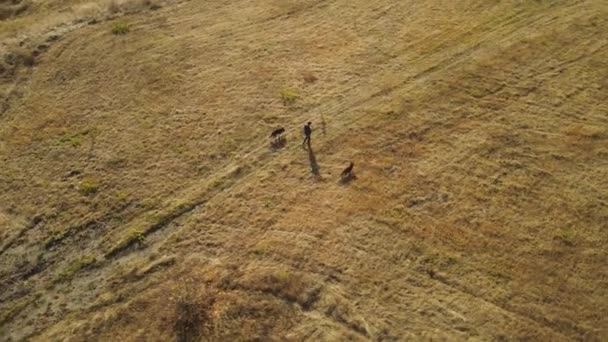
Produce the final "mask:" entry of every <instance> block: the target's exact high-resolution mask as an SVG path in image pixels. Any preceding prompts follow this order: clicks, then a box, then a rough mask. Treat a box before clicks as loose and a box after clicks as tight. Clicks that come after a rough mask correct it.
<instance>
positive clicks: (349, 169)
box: [340, 162, 355, 179]
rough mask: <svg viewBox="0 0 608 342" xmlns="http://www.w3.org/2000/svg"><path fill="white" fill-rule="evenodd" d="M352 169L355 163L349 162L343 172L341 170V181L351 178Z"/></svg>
mask: <svg viewBox="0 0 608 342" xmlns="http://www.w3.org/2000/svg"><path fill="white" fill-rule="evenodd" d="M354 167H355V163H353V162H350V164H349V165H348V166H347V167H346V168H345V169H344V170H342V173H341V174H340V177H342V178H343V179H345V178H350V177H352V176H353V168H354Z"/></svg>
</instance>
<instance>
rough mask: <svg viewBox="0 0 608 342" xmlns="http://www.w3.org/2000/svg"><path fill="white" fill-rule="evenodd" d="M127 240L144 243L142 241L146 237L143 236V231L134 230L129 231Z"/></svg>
mask: <svg viewBox="0 0 608 342" xmlns="http://www.w3.org/2000/svg"><path fill="white" fill-rule="evenodd" d="M129 240H130V241H137V242H139V243H144V241H145V240H146V236H145V235H144V232H143V231H141V230H139V229H135V230H132V231H131V234H130V235H129Z"/></svg>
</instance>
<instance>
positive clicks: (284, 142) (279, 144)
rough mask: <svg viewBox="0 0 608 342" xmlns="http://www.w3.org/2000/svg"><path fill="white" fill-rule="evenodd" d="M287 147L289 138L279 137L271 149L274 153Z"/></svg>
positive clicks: (271, 143)
mask: <svg viewBox="0 0 608 342" xmlns="http://www.w3.org/2000/svg"><path fill="white" fill-rule="evenodd" d="M285 145H287V138H285V137H279V138H277V139H274V140H272V141H271V142H270V148H271V149H272V150H273V151H276V150H280V149H282V148H283V147H285Z"/></svg>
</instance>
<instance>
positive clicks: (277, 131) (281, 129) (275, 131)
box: [270, 127, 285, 138]
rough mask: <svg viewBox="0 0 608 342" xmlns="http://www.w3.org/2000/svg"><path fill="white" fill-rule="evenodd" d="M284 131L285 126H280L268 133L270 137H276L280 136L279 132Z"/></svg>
mask: <svg viewBox="0 0 608 342" xmlns="http://www.w3.org/2000/svg"><path fill="white" fill-rule="evenodd" d="M284 132H285V128H283V127H281V128H277V129H275V130H274V131H272V133H270V137H271V138H276V137H279V136H281V134H283V133H284Z"/></svg>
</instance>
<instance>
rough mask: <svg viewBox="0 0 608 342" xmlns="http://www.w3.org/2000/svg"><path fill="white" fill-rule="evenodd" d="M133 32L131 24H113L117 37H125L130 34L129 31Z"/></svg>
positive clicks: (113, 32) (113, 31)
mask: <svg viewBox="0 0 608 342" xmlns="http://www.w3.org/2000/svg"><path fill="white" fill-rule="evenodd" d="M130 30H131V27H130V26H129V24H127V23H125V22H117V23H114V24H112V34H115V35H124V34H127V33H129V31H130Z"/></svg>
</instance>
